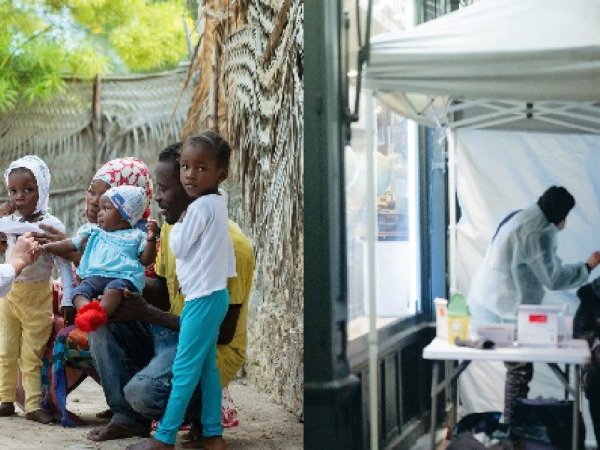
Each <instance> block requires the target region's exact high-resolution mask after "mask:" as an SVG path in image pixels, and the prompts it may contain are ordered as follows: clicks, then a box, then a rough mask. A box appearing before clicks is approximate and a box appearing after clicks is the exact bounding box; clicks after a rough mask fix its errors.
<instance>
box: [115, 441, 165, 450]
mask: <svg viewBox="0 0 600 450" xmlns="http://www.w3.org/2000/svg"><path fill="white" fill-rule="evenodd" d="M125 448H126V449H127V450H165V449H171V448H175V446H174V445H169V444H165V443H164V442H161V441H157V440H156V439H154V438H150V439H146V440H145V441H142V442H138V443H137V444H131V445H128V446H127V447H125Z"/></svg>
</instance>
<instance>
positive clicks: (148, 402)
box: [123, 324, 201, 421]
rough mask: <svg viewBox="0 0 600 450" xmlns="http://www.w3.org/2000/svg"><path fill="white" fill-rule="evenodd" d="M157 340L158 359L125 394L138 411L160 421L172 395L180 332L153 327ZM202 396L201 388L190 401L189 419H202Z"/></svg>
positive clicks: (155, 344) (152, 362) (156, 358)
mask: <svg viewBox="0 0 600 450" xmlns="http://www.w3.org/2000/svg"><path fill="white" fill-rule="evenodd" d="M150 329H151V332H152V337H153V340H154V357H153V358H152V360H151V361H150V363H149V364H148V365H147V366H146V367H144V368H143V369H142V370H140V371H139V372H138V373H136V374H135V375H134V376H133V378H132V379H131V380H130V381H129V383H127V385H126V386H125V389H124V390H123V393H124V394H125V399H126V400H127V402H128V403H129V404H130V405H131V407H132V408H133V410H134V411H137V412H138V413H140V414H141V415H143V416H145V417H148V418H150V419H160V418H161V417H162V415H163V414H164V412H165V408H166V407H167V401H168V400H169V395H170V394H171V378H173V361H174V360H175V354H176V353H177V342H178V340H179V332H178V331H173V330H169V329H168V328H164V327H161V326H159V325H152V324H151V325H150ZM200 405H201V393H200V389H199V388H197V389H196V390H195V391H194V395H193V396H192V399H191V400H190V405H189V407H188V409H187V412H186V419H187V420H188V421H191V420H199V419H200Z"/></svg>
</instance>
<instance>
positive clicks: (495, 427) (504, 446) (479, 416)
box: [446, 411, 513, 450]
mask: <svg viewBox="0 0 600 450" xmlns="http://www.w3.org/2000/svg"><path fill="white" fill-rule="evenodd" d="M501 415H502V413H501V412H499V411H492V412H482V413H472V414H468V415H466V416H465V417H463V418H462V419H461V420H460V421H459V422H458V423H457V424H456V425H455V426H454V429H453V432H452V435H453V437H452V441H451V442H450V445H449V446H448V447H447V449H446V450H485V449H495V450H512V448H513V447H512V445H511V443H510V442H509V441H507V440H506V438H507V437H508V427H507V426H506V425H504V424H502V423H500V416H501ZM477 433H485V434H486V435H487V437H488V438H490V439H492V438H496V439H498V442H497V443H496V444H494V445H492V446H491V447H486V446H485V445H483V444H482V443H480V442H479V441H478V440H476V439H475V437H474V435H475V434H477Z"/></svg>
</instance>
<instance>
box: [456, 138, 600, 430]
mask: <svg viewBox="0 0 600 450" xmlns="http://www.w3.org/2000/svg"><path fill="white" fill-rule="evenodd" d="M454 133H455V136H454V138H455V145H456V180H457V181H456V183H457V195H458V202H459V205H460V209H461V213H462V215H461V218H460V220H459V222H458V224H457V227H456V232H457V249H456V265H455V267H456V279H457V286H458V290H459V291H460V292H463V293H465V294H466V293H468V291H469V286H470V282H471V279H472V277H473V275H474V273H475V271H476V270H477V267H478V266H479V265H480V263H481V261H482V259H483V256H484V254H485V251H486V249H487V246H488V245H489V243H490V241H491V238H492V236H493V234H494V232H495V230H496V227H497V225H498V223H499V222H500V220H501V219H502V218H504V217H505V216H506V215H507V214H508V213H510V212H511V211H514V210H516V209H521V208H525V207H527V206H529V205H530V204H532V203H533V202H535V201H536V200H537V198H538V197H539V195H540V194H541V193H542V192H543V191H544V190H545V189H546V188H548V187H549V186H551V185H562V186H565V187H566V188H567V189H568V190H569V191H570V192H571V193H572V194H573V196H574V197H575V200H576V205H575V208H574V209H573V210H572V211H571V213H570V214H569V216H568V218H567V226H566V228H565V230H564V231H562V232H560V233H559V234H558V253H559V256H560V257H561V259H562V260H563V262H565V263H570V262H578V261H585V260H586V259H587V258H588V256H589V255H590V254H591V252H592V251H594V250H598V249H600V170H599V169H600V152H598V149H599V148H600V136H598V135H584V134H581V135H577V134H546V133H526V132H520V133H515V132H506V131H489V130H470V129H460V130H455V131H454ZM598 275H600V271H598V270H596V271H594V272H592V274H591V275H590V280H591V279H593V278H595V277H596V276H598ZM563 302H566V303H569V304H571V305H572V307H573V308H575V307H576V306H577V304H578V301H577V297H576V295H575V293H574V291H563V292H547V293H546V296H545V297H544V303H563ZM503 387H504V366H503V365H502V364H501V363H480V364H472V366H471V367H470V368H469V370H467V371H466V372H465V373H464V374H463V375H462V376H461V379H460V392H461V401H462V403H463V407H464V413H469V412H475V411H493V410H496V411H502V410H503V395H504V392H503ZM531 388H532V391H531V392H530V394H529V395H530V397H536V396H543V397H557V398H561V397H562V395H564V394H563V392H564V391H563V389H562V387H561V386H560V384H559V382H558V381H557V380H556V378H555V377H554V376H553V375H552V374H551V373H550V371H549V370H548V369H547V368H546V367H545V365H536V367H535V376H534V381H533V383H532V386H531ZM584 409H585V411H586V412H587V408H586V407H584ZM586 429H587V433H588V436H587V439H586V441H588V442H589V441H590V439H591V438H592V439H593V431H592V428H591V424H589V422H588V424H587V426H586ZM590 435H591V436H590Z"/></svg>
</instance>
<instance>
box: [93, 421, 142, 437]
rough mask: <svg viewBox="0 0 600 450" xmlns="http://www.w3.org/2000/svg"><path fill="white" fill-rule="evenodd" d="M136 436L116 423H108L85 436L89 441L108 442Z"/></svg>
mask: <svg viewBox="0 0 600 450" xmlns="http://www.w3.org/2000/svg"><path fill="white" fill-rule="evenodd" d="M133 436H136V434H135V433H134V432H132V431H129V430H128V429H127V428H124V427H122V426H120V425H117V424H116V423H112V422H111V423H109V424H108V425H106V426H103V427H101V428H94V429H93V430H92V431H90V432H89V433H88V435H87V438H88V439H89V440H90V441H96V442H99V441H110V440H113V439H124V438H130V437H133ZM143 437H146V436H143Z"/></svg>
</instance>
